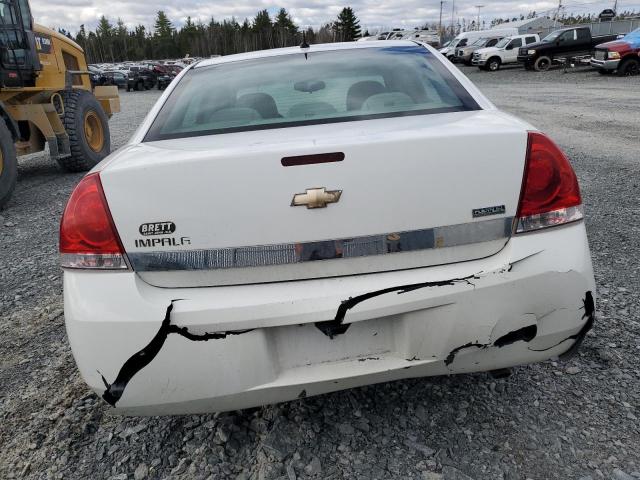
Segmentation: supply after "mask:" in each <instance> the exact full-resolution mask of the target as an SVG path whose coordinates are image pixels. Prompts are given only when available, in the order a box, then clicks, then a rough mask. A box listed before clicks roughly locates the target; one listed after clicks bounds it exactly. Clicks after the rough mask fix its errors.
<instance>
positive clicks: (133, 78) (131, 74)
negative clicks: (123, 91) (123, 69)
mask: <svg viewBox="0 0 640 480" xmlns="http://www.w3.org/2000/svg"><path fill="white" fill-rule="evenodd" d="M156 82H157V75H156V74H155V73H154V72H153V70H150V69H148V68H140V67H131V68H130V69H129V71H128V73H127V92H130V91H131V90H149V89H150V88H153V87H155V86H156Z"/></svg>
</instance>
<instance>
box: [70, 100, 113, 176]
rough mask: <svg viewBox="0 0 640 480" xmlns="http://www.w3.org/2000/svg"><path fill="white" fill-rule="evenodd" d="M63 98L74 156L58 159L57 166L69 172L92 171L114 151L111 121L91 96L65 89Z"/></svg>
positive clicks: (72, 154)
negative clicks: (110, 127) (110, 131)
mask: <svg viewBox="0 0 640 480" xmlns="http://www.w3.org/2000/svg"><path fill="white" fill-rule="evenodd" d="M61 95H62V100H63V102H64V116H63V117H62V123H63V124H64V128H65V130H66V131H67V134H68V135H69V145H70V147H71V155H70V156H67V157H64V158H59V159H58V163H59V164H60V166H61V167H62V168H64V169H65V170H67V171H68V172H85V171H87V170H91V169H92V168H93V167H94V166H96V165H97V164H98V163H99V162H100V161H101V160H102V159H103V158H104V157H106V156H107V155H109V152H110V151H111V136H110V134H109V119H108V118H107V115H106V114H105V113H104V110H103V109H102V106H101V105H100V102H98V100H97V99H96V97H94V96H93V94H91V93H89V92H87V91H84V90H66V91H64V92H61Z"/></svg>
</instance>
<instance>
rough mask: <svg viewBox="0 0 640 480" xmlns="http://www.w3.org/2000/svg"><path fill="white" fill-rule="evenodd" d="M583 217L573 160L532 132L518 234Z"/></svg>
mask: <svg viewBox="0 0 640 480" xmlns="http://www.w3.org/2000/svg"><path fill="white" fill-rule="evenodd" d="M582 218H583V211H582V198H581V197H580V187H579V186H578V179H577V178H576V174H575V172H574V171H573V168H571V164H570V163H569V160H568V159H567V157H566V156H565V154H564V153H562V151H561V150H560V149H559V148H558V146H557V145H556V144H555V143H553V141H552V140H551V139H550V138H549V137H547V136H546V135H544V134H542V133H538V132H529V145H528V151H527V159H526V164H525V171H524V179H523V181H522V192H521V194H520V204H519V206H518V226H517V229H516V233H523V232H530V231H532V230H539V229H541V228H547V227H553V226H556V225H563V224H566V223H570V222H575V221H577V220H581V219H582Z"/></svg>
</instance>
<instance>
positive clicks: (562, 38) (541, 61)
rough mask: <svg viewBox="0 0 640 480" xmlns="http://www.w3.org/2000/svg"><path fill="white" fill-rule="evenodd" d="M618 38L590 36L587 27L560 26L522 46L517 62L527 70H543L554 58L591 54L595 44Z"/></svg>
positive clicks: (549, 65)
mask: <svg viewBox="0 0 640 480" xmlns="http://www.w3.org/2000/svg"><path fill="white" fill-rule="evenodd" d="M616 38H618V35H600V36H597V37H592V36H591V30H590V29H589V27H569V28H561V29H560V30H556V31H554V32H551V33H550V34H549V35H547V36H546V37H544V38H543V39H542V40H541V41H540V42H537V43H533V44H531V45H527V46H526V47H522V48H521V49H520V51H519V53H518V62H520V63H522V64H524V67H525V68H526V69H527V70H536V71H539V72H540V71H545V70H548V69H549V68H550V67H551V65H552V64H553V61H554V59H563V58H564V59H566V58H571V57H579V56H583V55H591V54H592V53H593V50H594V48H595V46H596V45H598V44H600V43H604V42H609V41H611V40H615V39H616Z"/></svg>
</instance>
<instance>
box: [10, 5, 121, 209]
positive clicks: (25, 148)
mask: <svg viewBox="0 0 640 480" xmlns="http://www.w3.org/2000/svg"><path fill="white" fill-rule="evenodd" d="M119 111H120V99H119V98H118V89H117V87H115V86H106V87H96V88H95V89H94V88H92V86H91V80H90V75H89V71H88V70H87V61H86V58H85V56H84V52H83V50H82V48H81V47H80V46H79V45H78V44H76V43H75V42H74V41H73V40H70V39H69V38H67V37H65V36H64V35H62V34H60V33H58V32H56V31H54V30H50V29H48V28H45V27H42V26H40V25H35V24H34V23H33V18H32V16H31V11H30V8H29V2H28V0H0V117H1V119H0V208H2V207H3V206H4V204H5V203H6V202H7V201H8V199H9V197H10V196H11V193H12V192H13V189H14V188H15V185H16V181H17V176H18V166H17V157H18V156H20V155H27V154H30V153H36V152H41V151H43V150H44V149H45V145H47V146H48V147H49V154H50V156H51V157H52V158H53V159H55V160H56V161H57V162H58V163H59V164H60V166H61V167H62V168H63V169H64V170H67V171H71V172H81V171H85V170H90V169H91V168H93V166H94V165H96V164H97V163H98V162H100V160H102V159H103V158H104V157H106V156H107V155H108V154H109V151H110V148H111V140H110V134H109V118H110V117H111V115H112V114H114V113H117V112H119Z"/></svg>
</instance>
